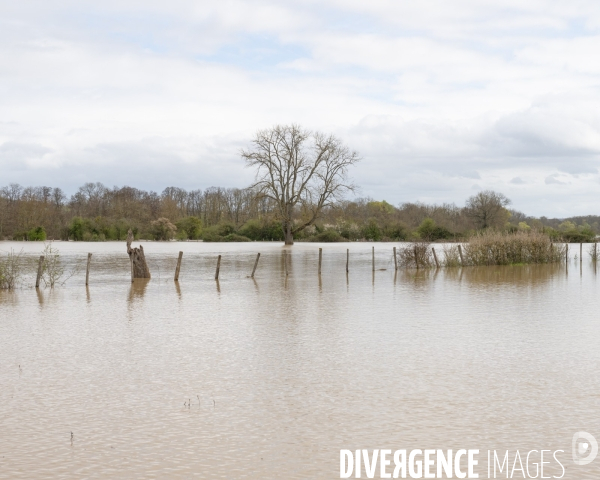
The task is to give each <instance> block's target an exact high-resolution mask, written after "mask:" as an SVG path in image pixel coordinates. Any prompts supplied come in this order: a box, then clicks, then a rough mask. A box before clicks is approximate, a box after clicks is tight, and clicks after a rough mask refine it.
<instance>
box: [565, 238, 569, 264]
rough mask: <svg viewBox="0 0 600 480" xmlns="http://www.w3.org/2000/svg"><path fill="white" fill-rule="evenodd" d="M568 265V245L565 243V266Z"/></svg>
mask: <svg viewBox="0 0 600 480" xmlns="http://www.w3.org/2000/svg"><path fill="white" fill-rule="evenodd" d="M568 263H569V244H568V243H565V264H568Z"/></svg>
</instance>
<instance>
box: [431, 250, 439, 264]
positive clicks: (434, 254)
mask: <svg viewBox="0 0 600 480" xmlns="http://www.w3.org/2000/svg"><path fill="white" fill-rule="evenodd" d="M431 252H432V253H433V259H434V260H435V268H440V263H439V262H438V259H437V255H436V253H435V248H433V247H431Z"/></svg>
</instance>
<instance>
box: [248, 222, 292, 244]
mask: <svg viewBox="0 0 600 480" xmlns="http://www.w3.org/2000/svg"><path fill="white" fill-rule="evenodd" d="M238 234H240V235H243V236H244V237H248V238H249V239H250V240H256V241H273V240H283V239H284V235H283V228H282V226H281V222H277V221H274V220H263V221H260V220H248V221H247V222H246V223H245V224H244V225H243V226H242V228H240V229H239V231H238Z"/></svg>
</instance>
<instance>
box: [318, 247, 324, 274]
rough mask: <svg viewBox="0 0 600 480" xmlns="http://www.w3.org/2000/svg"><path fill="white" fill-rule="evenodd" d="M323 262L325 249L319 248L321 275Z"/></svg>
mask: <svg viewBox="0 0 600 480" xmlns="http://www.w3.org/2000/svg"><path fill="white" fill-rule="evenodd" d="M322 262H323V249H322V248H319V275H321V263H322Z"/></svg>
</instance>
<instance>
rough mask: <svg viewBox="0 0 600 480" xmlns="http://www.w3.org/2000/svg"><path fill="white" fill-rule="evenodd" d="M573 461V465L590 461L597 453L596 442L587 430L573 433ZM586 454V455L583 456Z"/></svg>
mask: <svg viewBox="0 0 600 480" xmlns="http://www.w3.org/2000/svg"><path fill="white" fill-rule="evenodd" d="M572 447H573V462H574V463H575V465H587V464H588V463H592V462H593V461H594V459H595V458H596V455H598V442H596V439H595V438H594V437H593V436H592V435H590V434H589V433H587V432H577V433H576V434H575V435H573V443H572ZM585 454H587V456H585V457H584V456H583V455H585Z"/></svg>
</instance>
